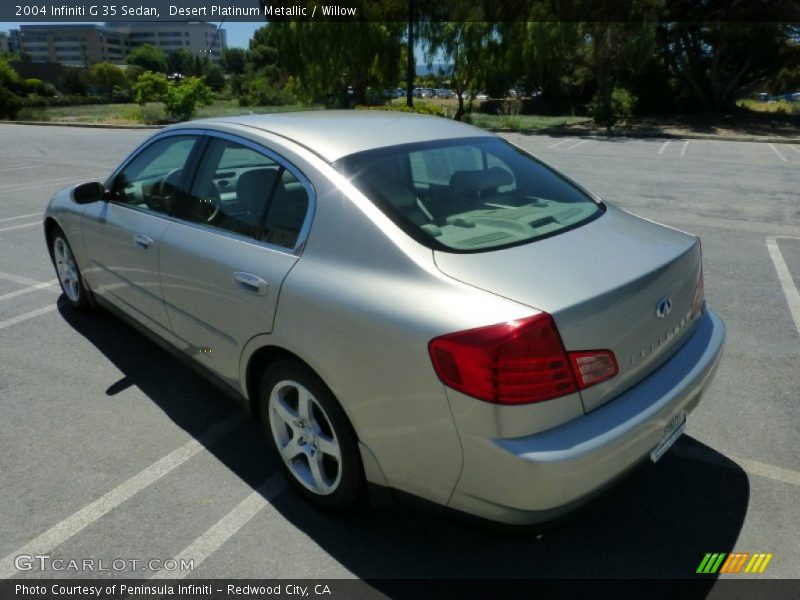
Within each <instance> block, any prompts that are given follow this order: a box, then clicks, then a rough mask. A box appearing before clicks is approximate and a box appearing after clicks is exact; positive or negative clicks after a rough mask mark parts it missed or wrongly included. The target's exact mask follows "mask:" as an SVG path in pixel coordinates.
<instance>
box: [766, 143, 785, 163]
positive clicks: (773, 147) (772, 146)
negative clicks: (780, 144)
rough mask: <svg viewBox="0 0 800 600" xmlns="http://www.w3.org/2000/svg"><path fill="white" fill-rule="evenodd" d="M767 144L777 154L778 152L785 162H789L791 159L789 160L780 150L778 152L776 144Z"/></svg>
mask: <svg viewBox="0 0 800 600" xmlns="http://www.w3.org/2000/svg"><path fill="white" fill-rule="evenodd" d="M767 145H768V146H769V147H770V148H772V151H773V152H774V153H775V154H777V155H778V158H780V159H781V160H782V161H783V162H787V163H788V162H789V160H788V159H787V158H786V157H785V156H784V155H783V154H781V153H780V152H778V149H777V148H776V147H775V145H774V144H767Z"/></svg>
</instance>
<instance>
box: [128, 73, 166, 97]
mask: <svg viewBox="0 0 800 600" xmlns="http://www.w3.org/2000/svg"><path fill="white" fill-rule="evenodd" d="M168 89H169V80H168V79H167V76H166V75H164V74H163V73H154V72H152V71H145V72H144V73H142V74H141V75H140V76H139V79H137V80H136V83H134V84H133V94H134V98H135V100H136V103H137V104H139V105H140V106H144V105H145V104H147V103H148V102H155V101H156V100H161V99H162V98H163V97H164V95H165V94H166V93H167V90H168Z"/></svg>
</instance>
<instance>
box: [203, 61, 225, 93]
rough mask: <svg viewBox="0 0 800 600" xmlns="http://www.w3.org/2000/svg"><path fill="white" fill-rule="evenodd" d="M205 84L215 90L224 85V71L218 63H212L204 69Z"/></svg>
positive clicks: (219, 89)
mask: <svg viewBox="0 0 800 600" xmlns="http://www.w3.org/2000/svg"><path fill="white" fill-rule="evenodd" d="M206 84H207V85H208V87H210V88H211V89H212V90H214V91H215V92H220V91H222V89H223V88H224V87H225V71H224V69H223V68H222V67H221V66H219V65H218V64H215V63H212V64H210V65H209V67H208V69H207V70H206Z"/></svg>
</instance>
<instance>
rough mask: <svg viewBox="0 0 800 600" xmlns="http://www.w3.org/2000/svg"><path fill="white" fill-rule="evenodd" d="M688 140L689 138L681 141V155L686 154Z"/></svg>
mask: <svg viewBox="0 0 800 600" xmlns="http://www.w3.org/2000/svg"><path fill="white" fill-rule="evenodd" d="M690 141H691V140H686V141H685V142H683V148H681V156H683V155H684V154H686V149H687V148H688V147H689V142H690Z"/></svg>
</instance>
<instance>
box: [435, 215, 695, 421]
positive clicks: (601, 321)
mask: <svg viewBox="0 0 800 600" xmlns="http://www.w3.org/2000/svg"><path fill="white" fill-rule="evenodd" d="M434 258H435V260H436V265H437V267H438V268H439V269H440V270H441V271H442V272H443V273H444V274H446V275H448V276H450V277H453V278H454V279H457V280H459V281H462V282H464V283H467V284H470V285H473V286H476V287H478V288H481V289H484V290H487V291H489V292H492V293H495V294H498V295H501V296H504V297H506V298H509V299H511V300H514V301H516V302H521V303H523V304H527V305H528V306H531V307H534V308H537V309H539V310H544V311H546V312H548V313H550V314H551V315H552V317H553V319H554V321H555V323H556V325H557V327H558V330H559V333H560V334H561V338H562V340H563V341H564V345H565V346H566V349H567V350H568V351H575V350H600V349H608V350H611V351H613V352H614V355H615V357H616V359H617V363H618V365H619V373H618V374H617V375H616V376H615V377H613V378H612V379H610V380H608V381H605V382H603V383H599V384H597V385H595V386H592V387H589V388H587V389H584V390H582V391H581V399H582V401H583V406H584V410H585V411H586V412H589V411H591V410H593V409H595V408H597V407H598V406H601V405H602V404H604V403H605V402H607V401H609V400H611V399H612V398H614V397H616V396H618V395H619V394H620V393H622V392H623V391H625V390H626V389H628V388H630V387H631V386H633V385H635V384H636V383H637V382H639V381H641V380H642V379H643V378H645V377H647V375H649V374H650V373H652V372H653V371H654V370H655V369H657V368H658V367H659V366H661V365H662V364H663V363H664V362H666V361H667V360H668V359H669V357H670V356H672V355H673V354H674V353H675V352H676V351H677V350H678V348H680V346H681V345H682V344H683V342H684V341H686V339H688V336H689V335H690V334H691V330H692V329H693V328H694V325H695V322H694V321H693V320H692V319H691V311H692V302H693V299H694V291H695V288H696V285H697V281H698V278H699V276H700V269H701V264H700V263H701V257H700V244H699V240H698V239H697V238H696V237H694V236H691V235H688V234H686V233H683V232H680V231H677V230H675V229H671V228H668V227H664V226H662V225H658V224H656V223H653V222H650V221H646V220H644V219H640V218H638V217H635V216H633V215H630V214H628V213H626V212H624V211H621V210H619V209H615V208H613V207H610V206H608V207H607V210H606V213H605V214H604V215H602V216H601V217H599V218H598V219H595V220H594V221H592V222H590V223H587V224H586V225H584V226H582V227H578V228H577V229H573V230H570V231H567V232H564V233H562V234H559V235H556V236H554V237H550V238H546V239H542V240H538V241H534V242H532V243H529V244H524V245H521V246H517V247H513V248H507V249H504V250H495V251H489V252H480V253H471V254H457V253H450V252H441V251H435V252H434ZM664 299H669V301H670V304H671V306H670V310H669V311H667V312H668V314H666V315H661V316H658V314H657V313H658V312H659V305H660V307H661V309H662V310H661V311H660V312H661V313H663V312H665V311H664V310H663V308H664V302H663V301H664Z"/></svg>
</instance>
